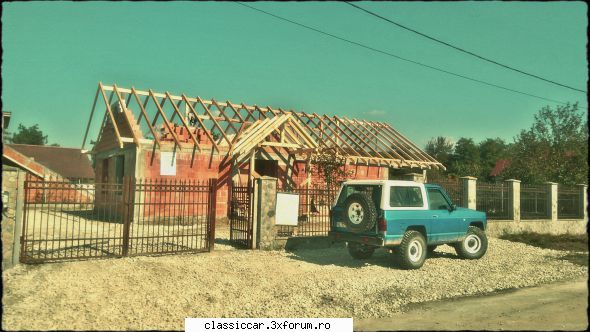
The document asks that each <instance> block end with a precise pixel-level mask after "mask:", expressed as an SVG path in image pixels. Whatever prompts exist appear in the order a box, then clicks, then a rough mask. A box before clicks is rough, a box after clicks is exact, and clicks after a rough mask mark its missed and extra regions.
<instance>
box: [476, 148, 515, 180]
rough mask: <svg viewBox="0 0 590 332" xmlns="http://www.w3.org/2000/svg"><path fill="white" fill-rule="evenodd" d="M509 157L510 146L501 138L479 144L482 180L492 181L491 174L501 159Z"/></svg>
mask: <svg viewBox="0 0 590 332" xmlns="http://www.w3.org/2000/svg"><path fill="white" fill-rule="evenodd" d="M507 157H508V144H506V142H504V140H503V139H501V138H487V139H485V140H483V141H482V142H480V143H479V162H480V172H479V174H478V175H477V177H478V178H480V179H482V180H483V179H485V180H487V181H491V180H492V177H491V176H490V172H491V171H492V170H493V169H494V167H495V166H496V162H497V161H498V160H500V159H506V158H507Z"/></svg>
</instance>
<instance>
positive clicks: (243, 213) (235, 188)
mask: <svg viewBox="0 0 590 332" xmlns="http://www.w3.org/2000/svg"><path fill="white" fill-rule="evenodd" d="M253 193H254V188H253V185H252V183H250V181H248V184H247V185H245V186H240V185H238V184H237V183H235V182H233V183H232V186H231V197H230V214H229V232H230V233H229V240H230V242H231V243H232V244H234V245H235V246H238V247H241V248H245V249H252V248H253V247H254V246H253V241H252V239H253V236H252V232H253V229H254V222H253V221H254V218H253V206H252V199H253V195H252V194H253Z"/></svg>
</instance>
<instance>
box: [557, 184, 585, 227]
mask: <svg viewBox="0 0 590 332" xmlns="http://www.w3.org/2000/svg"><path fill="white" fill-rule="evenodd" d="M557 206H558V210H557V218H559V219H577V218H581V217H582V209H581V208H580V191H579V189H578V188H576V187H575V186H565V185H559V186H558V187H557Z"/></svg>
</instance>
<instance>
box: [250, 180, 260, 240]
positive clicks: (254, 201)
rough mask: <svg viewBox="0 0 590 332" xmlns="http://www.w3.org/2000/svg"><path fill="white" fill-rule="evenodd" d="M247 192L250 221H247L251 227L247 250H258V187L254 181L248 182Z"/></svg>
mask: <svg viewBox="0 0 590 332" xmlns="http://www.w3.org/2000/svg"><path fill="white" fill-rule="evenodd" d="M248 183H249V184H248V191H249V195H250V218H251V221H248V222H249V223H250V225H251V227H252V229H251V232H252V234H251V241H252V242H250V246H251V248H248V249H256V248H258V239H259V235H258V222H257V221H258V208H257V207H258V197H259V195H258V190H257V189H258V186H259V185H260V184H259V183H258V181H256V180H252V181H250V180H248Z"/></svg>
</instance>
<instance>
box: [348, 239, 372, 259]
mask: <svg viewBox="0 0 590 332" xmlns="http://www.w3.org/2000/svg"><path fill="white" fill-rule="evenodd" d="M374 252H375V247H373V246H369V245H366V244H361V243H356V242H348V253H349V254H350V256H352V257H353V258H355V259H367V258H370V257H371V256H373V253H374Z"/></svg>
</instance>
